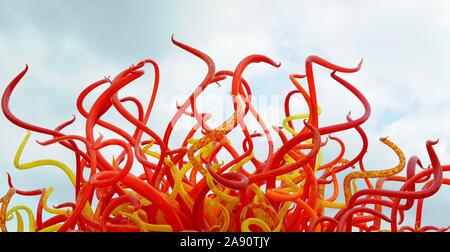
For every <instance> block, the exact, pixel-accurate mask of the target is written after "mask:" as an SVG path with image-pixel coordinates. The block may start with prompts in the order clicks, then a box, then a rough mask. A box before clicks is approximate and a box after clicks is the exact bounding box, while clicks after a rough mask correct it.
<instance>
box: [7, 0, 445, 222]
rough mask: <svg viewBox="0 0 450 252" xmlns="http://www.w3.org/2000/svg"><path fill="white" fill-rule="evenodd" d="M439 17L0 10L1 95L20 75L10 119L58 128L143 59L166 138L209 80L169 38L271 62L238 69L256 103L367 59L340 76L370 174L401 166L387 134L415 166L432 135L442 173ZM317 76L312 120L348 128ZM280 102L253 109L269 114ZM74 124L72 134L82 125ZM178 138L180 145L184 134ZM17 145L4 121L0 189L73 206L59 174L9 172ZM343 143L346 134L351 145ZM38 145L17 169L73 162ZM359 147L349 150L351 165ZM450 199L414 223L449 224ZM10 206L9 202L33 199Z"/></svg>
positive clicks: (35, 4)
mask: <svg viewBox="0 0 450 252" xmlns="http://www.w3.org/2000/svg"><path fill="white" fill-rule="evenodd" d="M449 13H450V2H448V1H410V0H408V1H406V0H405V1H395V2H394V1H345V2H344V1H340V2H339V3H338V2H337V1H276V2H275V1H251V0H248V1H175V0H174V1H129V0H128V1H113V2H111V1H76V2H69V1H65V2H63V1H49V0H48V1H45V0H42V1H8V0H3V1H1V2H0V92H3V91H4V89H5V87H6V85H7V84H8V83H9V82H10V80H11V79H12V78H14V76H15V75H16V74H18V73H19V72H20V71H21V70H22V69H23V68H24V65H25V63H27V64H29V66H30V70H29V72H28V74H27V76H26V77H25V78H24V79H23V81H22V83H21V84H20V85H19V86H18V88H17V89H16V91H15V92H14V94H13V96H12V98H11V108H12V110H13V112H14V113H15V114H17V115H18V116H19V117H20V118H22V119H24V120H25V121H29V122H32V123H35V124H38V125H42V126H45V127H49V128H54V127H55V126H56V125H58V124H59V123H61V122H62V121H65V120H67V119H70V117H71V115H72V114H76V115H78V113H77V111H76V106H75V101H76V97H77V95H78V93H79V92H80V91H81V90H82V89H83V88H84V87H86V85H87V84H89V83H92V82H94V81H96V80H98V79H101V78H103V76H108V75H112V76H114V75H115V74H117V73H118V71H120V70H121V69H123V68H126V67H128V66H129V65H131V64H132V63H136V62H137V61H139V60H141V59H144V58H152V59H154V60H156V61H157V62H158V63H159V64H160V68H161V83H160V90H159V95H158V98H157V105H156V107H155V111H154V113H153V114H152V116H151V120H150V121H151V123H152V124H153V125H154V126H153V128H156V129H157V131H158V132H159V133H161V134H162V132H163V130H162V129H163V127H165V126H166V124H167V122H168V120H169V116H170V115H172V114H173V113H174V111H175V100H179V99H178V98H180V97H182V95H186V94H190V93H191V92H192V91H193V90H194V88H195V87H196V86H197V85H198V84H199V83H200V81H201V80H202V79H203V77H204V74H205V73H206V68H205V66H204V64H203V63H202V62H200V61H199V60H198V59H196V58H194V57H193V56H191V55H189V54H187V53H186V52H185V51H183V50H181V49H179V48H177V47H175V46H174V45H173V44H172V43H171V42H170V36H171V35H172V34H175V37H176V39H178V40H179V41H182V42H184V43H187V44H189V45H191V46H193V47H196V48H198V49H200V50H202V51H204V52H206V53H207V54H209V55H210V56H211V57H212V58H213V59H214V60H215V62H216V66H217V69H218V70H220V69H229V70H233V69H234V68H235V66H236V65H237V64H238V63H239V61H240V60H241V59H242V58H244V57H245V56H247V55H250V54H254V53H260V54H264V55H267V56H269V57H271V58H272V59H274V60H275V61H279V62H281V63H282V66H281V67H280V68H279V69H275V68H273V67H270V66H267V65H264V64H258V65H252V66H251V67H250V68H249V69H248V71H246V72H245V77H246V78H247V79H248V80H249V82H250V84H251V87H252V90H253V92H254V94H255V96H258V95H259V96H261V97H264V95H273V96H275V97H276V96H278V95H285V94H286V93H287V92H289V91H290V90H292V89H293V86H292V84H291V83H290V82H289V79H288V76H289V74H291V73H304V61H305V59H306V58H307V56H308V55H311V54H315V55H318V56H321V57H324V58H326V59H328V60H330V61H332V62H334V63H336V64H339V65H343V66H348V67H351V66H355V65H356V64H357V63H358V61H359V60H360V59H361V58H364V64H363V68H362V69H361V71H360V72H358V73H356V74H352V75H347V74H346V75H342V76H345V78H346V79H347V80H349V81H351V82H352V83H353V84H354V85H355V86H357V87H358V89H360V90H361V91H362V92H363V93H364V94H365V95H366V97H367V99H368V100H369V101H370V103H371V106H372V110H373V113H372V116H371V119H370V120H369V121H368V122H367V123H366V124H365V125H364V129H365V130H366V132H367V133H368V136H369V142H370V148H369V152H368V154H367V155H366V158H365V164H366V167H367V169H384V168H387V167H391V166H393V165H395V164H396V162H397V160H396V157H395V155H394V154H393V153H392V151H390V150H389V149H388V148H386V147H385V146H383V145H382V144H381V143H380V142H379V141H378V139H379V137H381V136H389V137H390V139H391V140H392V141H394V142H396V143H397V144H398V145H399V146H400V147H401V148H402V149H403V150H404V151H405V154H406V155H407V156H408V157H409V156H411V155H419V157H421V159H422V161H424V163H426V164H428V163H429V160H428V156H427V155H426V149H425V141H426V140H428V139H436V138H439V139H440V143H439V144H438V145H437V146H436V150H437V152H438V154H439V155H440V157H441V161H442V163H449V157H450V147H449V144H450V131H449V129H450V109H449V108H450V99H448V98H449V96H448V94H449V93H450V86H449V84H450V76H449V74H448V69H449V68H450V15H449ZM146 71H147V72H148V74H147V75H146V76H144V79H145V81H141V82H139V83H138V85H136V86H135V87H131V88H129V90H128V91H129V93H130V94H132V95H136V96H138V97H140V98H141V99H145V98H147V99H148V98H149V96H150V88H151V84H150V83H151V82H150V80H151V77H152V71H151V68H149V67H147V68H146ZM315 71H316V75H317V86H318V87H317V88H318V93H319V98H318V99H319V103H320V105H321V107H322V108H323V112H324V113H323V118H322V119H321V123H325V124H327V123H338V122H342V121H345V115H346V114H347V112H348V111H349V110H351V111H352V115H353V117H354V118H356V117H357V116H359V115H360V114H361V112H362V108H361V105H360V104H359V103H358V102H357V101H356V99H355V98H354V97H352V96H351V95H349V94H348V92H346V91H345V90H343V89H342V88H341V87H340V86H338V85H337V84H336V83H334V82H332V81H331V80H330V77H329V73H330V72H329V71H328V70H324V69H321V68H318V67H316V68H315ZM211 89H214V88H211ZM224 90H225V92H224ZM229 90H230V89H229V85H222V87H220V88H218V87H216V88H215V89H214V90H213V91H212V93H214V92H216V93H218V94H219V93H221V94H222V95H223V94H224V93H227V92H229ZM180 99H181V98H180ZM179 101H180V102H181V101H182V100H179ZM277 102H278V101H276V99H275V100H274V101H273V102H272V103H270V104H269V106H266V107H264V106H263V107H261V110H262V111H263V113H264V112H265V113H266V114H269V115H270V114H271V113H272V112H273V111H272V112H271V109H276V108H274V107H276V105H277ZM281 102H282V101H279V103H280V106H281V104H282V103H281ZM294 111H295V109H294ZM298 112H300V110H299V111H298ZM112 118H113V117H112ZM79 119H80V118H78V121H77V123H82V120H79ZM116 119H117V120H119V119H118V118H116ZM281 119H282V118H280V121H279V122H278V125H280V124H281ZM78 125H82V124H78ZM271 125H272V124H270V125H269V126H271ZM77 129H78V128H77V127H72V128H71V129H68V132H71V131H73V132H77ZM174 134H175V135H174V141H173V142H172V143H173V144H174V145H176V143H177V140H178V141H180V138H178V139H177V137H176V136H177V134H181V133H180V132H175V133H174ZM24 135H25V132H24V130H22V129H19V128H17V127H16V126H14V125H12V124H11V123H9V121H7V120H6V119H5V118H4V117H2V118H1V119H0V141H1V145H0V171H1V172H0V190H1V191H2V192H4V191H5V190H6V188H7V185H6V175H5V172H6V171H8V172H10V173H11V174H12V175H13V179H14V183H15V184H16V185H17V187H18V188H21V189H22V188H23V189H35V188H36V187H44V186H48V185H52V186H53V187H55V189H56V191H55V193H54V195H53V196H51V199H50V204H53V203H60V202H61V201H64V200H69V199H71V195H72V192H71V190H70V188H67V183H68V180H67V178H65V177H64V175H63V174H62V172H60V171H55V169H54V168H38V169H37V170H30V171H26V172H23V171H16V170H15V169H14V168H13V163H12V160H13V157H14V154H15V152H16V149H17V147H18V146H19V144H20V142H21V140H22V138H23V136H24ZM351 135H353V133H351V134H347V135H345V134H343V137H347V140H348V141H350V143H351V141H353V142H355V143H358V144H359V139H358V138H354V137H352V136H351ZM180 136H181V135H180ZM274 136H275V135H274ZM35 139H41V140H42V139H43V138H42V136H39V135H36V134H34V135H32V138H31V141H30V142H29V144H28V146H27V150H26V151H25V153H24V156H23V160H25V161H31V160H36V159H42V158H54V159H58V160H64V161H65V162H67V163H68V164H69V165H73V161H72V159H73V158H72V156H71V155H70V153H69V152H67V151H66V150H64V149H62V148H59V147H56V146H55V147H50V148H47V147H46V148H41V147H39V146H37V144H36V143H35V142H34V140H35ZM356 141H357V142H356ZM358 148H359V146H354V147H353V148H351V149H350V150H349V156H351V154H352V153H356V152H357V151H358ZM352 151H353V152H352ZM361 185H362V184H361ZM449 193H450V190H448V189H447V188H443V189H442V191H441V192H440V193H438V194H437V195H436V196H435V197H434V199H433V200H427V201H426V203H425V208H424V209H425V210H424V225H440V226H446V225H450V194H449ZM14 200H15V201H14V203H16V204H21V203H27V204H28V203H30V202H32V200H29V199H27V200H23V198H19V197H16V198H15V199H14ZM33 202H35V201H33Z"/></svg>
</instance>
